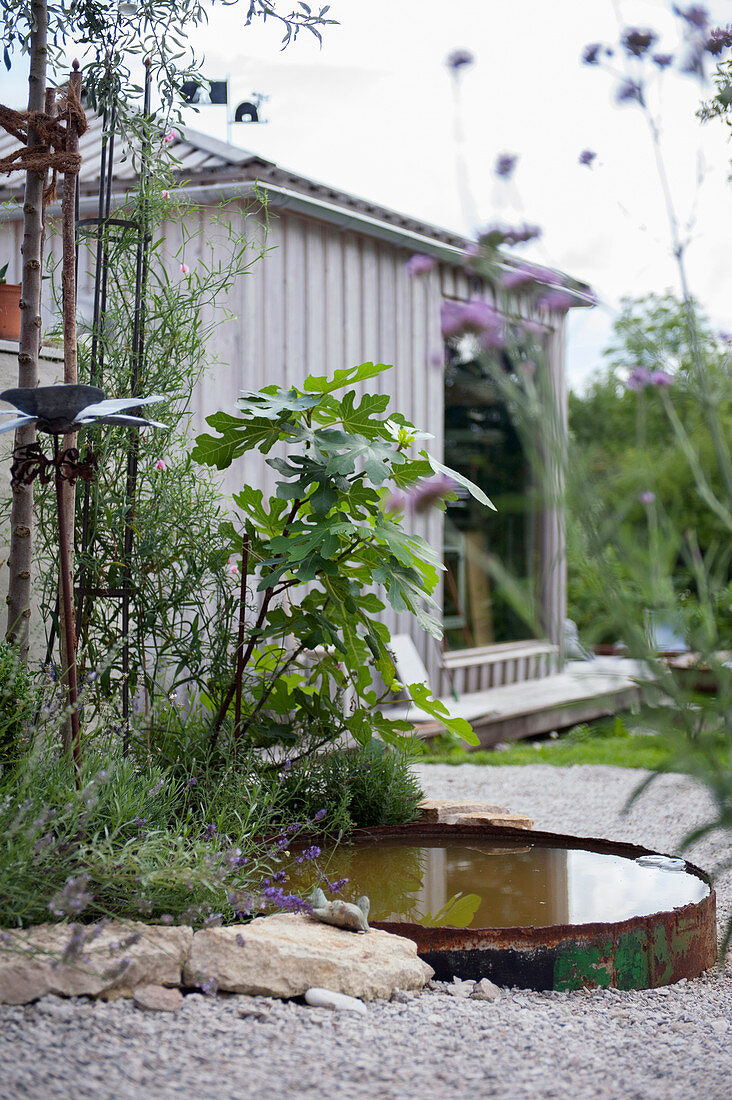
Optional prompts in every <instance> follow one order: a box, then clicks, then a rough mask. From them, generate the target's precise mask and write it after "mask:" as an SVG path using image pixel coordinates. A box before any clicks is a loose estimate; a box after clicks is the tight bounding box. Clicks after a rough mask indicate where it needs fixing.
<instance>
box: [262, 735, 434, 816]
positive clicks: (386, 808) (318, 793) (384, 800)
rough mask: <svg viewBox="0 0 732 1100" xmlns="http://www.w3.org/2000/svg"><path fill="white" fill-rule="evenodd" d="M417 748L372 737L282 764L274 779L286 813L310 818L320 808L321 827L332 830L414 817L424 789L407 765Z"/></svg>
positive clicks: (414, 755)
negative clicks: (292, 763) (286, 765)
mask: <svg viewBox="0 0 732 1100" xmlns="http://www.w3.org/2000/svg"><path fill="white" fill-rule="evenodd" d="M420 752H421V746H420V745H414V744H412V745H407V747H406V748H391V747H388V746H386V745H384V744H383V743H382V742H381V741H377V740H375V739H374V740H372V741H369V743H368V744H367V745H363V746H360V747H358V748H357V749H355V750H344V749H331V750H330V751H328V752H325V753H323V754H322V755H320V756H315V757H309V758H308V760H307V761H303V762H301V763H300V764H298V765H295V766H293V767H291V768H282V769H280V772H279V775H278V782H279V784H280V788H281V791H282V797H283V799H284V807H283V809H284V811H285V813H286V816H287V818H289V819H293V820H296V821H297V820H303V819H312V818H314V817H315V815H316V814H317V813H319V812H321V811H323V810H325V816H324V818H323V821H322V826H320V827H321V828H322V830H323V832H329V833H331V834H340V833H348V832H349V831H350V830H351V829H365V828H369V827H371V826H374V825H405V824H407V823H408V822H410V821H416V820H417V818H418V817H419V810H418V808H417V807H418V806H419V803H420V802H421V801H422V798H423V797H424V793H423V791H422V789H421V788H420V785H419V782H418V780H417V778H416V777H415V775H414V773H413V772H412V770H411V765H412V764H413V762H414V760H415V758H416V757H417V756H418V755H419V754H420Z"/></svg>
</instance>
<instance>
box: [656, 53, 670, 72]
mask: <svg viewBox="0 0 732 1100" xmlns="http://www.w3.org/2000/svg"><path fill="white" fill-rule="evenodd" d="M652 60H653V62H654V64H655V65H658V67H659V69H667V68H668V67H669V65H673V63H674V55H673V54H672V53H654V55H653V58H652Z"/></svg>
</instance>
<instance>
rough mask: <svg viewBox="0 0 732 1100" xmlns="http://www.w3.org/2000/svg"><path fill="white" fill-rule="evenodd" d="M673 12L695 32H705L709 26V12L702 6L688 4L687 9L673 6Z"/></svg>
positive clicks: (676, 5)
mask: <svg viewBox="0 0 732 1100" xmlns="http://www.w3.org/2000/svg"><path fill="white" fill-rule="evenodd" d="M673 11H674V15H678V16H679V17H680V18H681V19H684V20H685V21H686V22H687V23H688V24H689V26H690V27H695V28H696V29H697V30H705V29H706V28H707V27H708V26H709V12H708V10H707V9H706V8H705V7H704V5H703V4H690V5H689V7H688V8H680V7H679V6H678V4H674V6H673Z"/></svg>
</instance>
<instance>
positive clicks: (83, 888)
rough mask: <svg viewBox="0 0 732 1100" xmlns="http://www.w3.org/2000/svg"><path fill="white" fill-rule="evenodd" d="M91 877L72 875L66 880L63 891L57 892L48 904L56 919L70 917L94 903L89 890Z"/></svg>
mask: <svg viewBox="0 0 732 1100" xmlns="http://www.w3.org/2000/svg"><path fill="white" fill-rule="evenodd" d="M90 879H91V876H90V875H88V874H86V873H84V874H81V875H72V876H70V877H69V878H67V879H66V882H65V884H64V886H63V889H61V890H57V891H56V893H55V894H54V895H53V897H52V898H51V900H50V901H49V903H48V908H49V909H50V910H51V912H52V913H53V915H54V916H55V917H70V916H73V915H75V914H77V913H83V912H84V910H85V909H86V908H87V907H88V906H89V905H91V903H92V902H93V901H94V895H93V894H92V893H91V892H90V891H89V890H88V889H87V887H88V885H89V882H90Z"/></svg>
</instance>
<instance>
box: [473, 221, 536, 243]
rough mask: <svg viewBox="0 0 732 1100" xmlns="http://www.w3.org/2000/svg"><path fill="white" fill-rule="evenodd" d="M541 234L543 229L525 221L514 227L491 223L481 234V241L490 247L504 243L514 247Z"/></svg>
mask: <svg viewBox="0 0 732 1100" xmlns="http://www.w3.org/2000/svg"><path fill="white" fill-rule="evenodd" d="M540 236H541V229H540V227H539V226H538V225H529V224H528V223H524V224H523V225H518V226H515V227H514V228H511V227H510V226H505V225H489V226H488V227H487V228H486V229H484V230H483V232H482V233H481V234H480V242H481V244H484V245H486V247H488V248H498V247H499V245H502V244H506V245H509V246H510V247H512V246H513V245H516V244H526V242H527V241H533V240H535V239H536V238H537V237H540Z"/></svg>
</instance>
